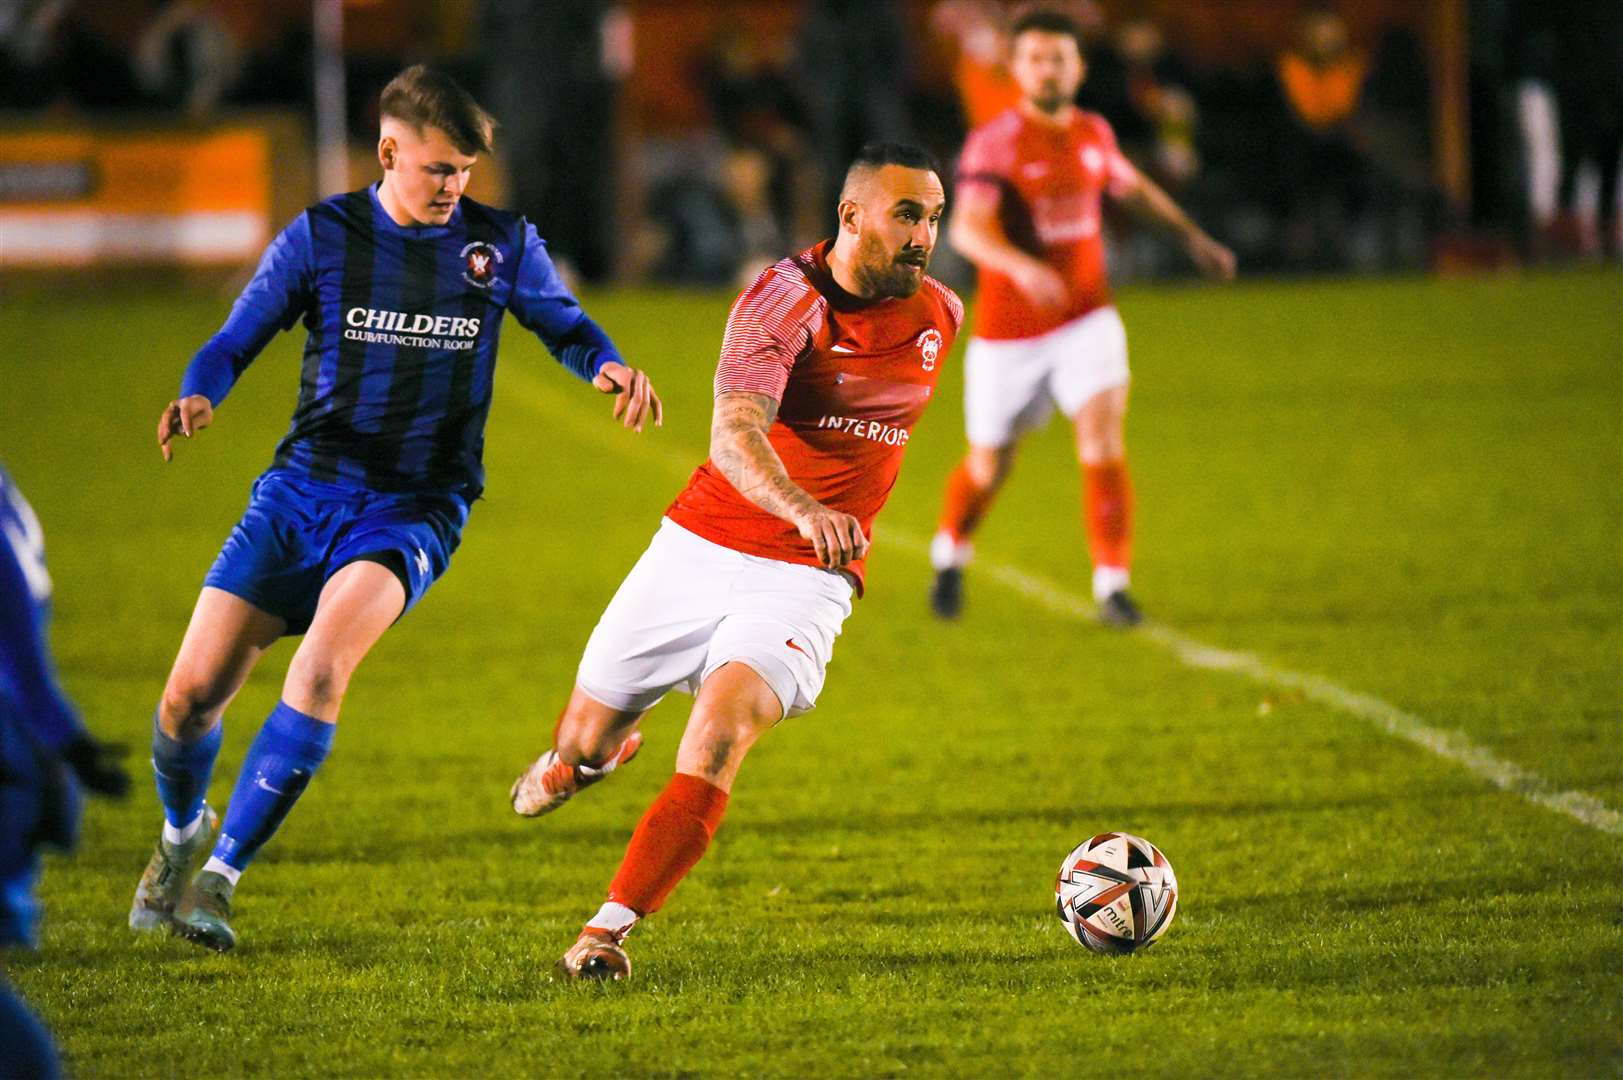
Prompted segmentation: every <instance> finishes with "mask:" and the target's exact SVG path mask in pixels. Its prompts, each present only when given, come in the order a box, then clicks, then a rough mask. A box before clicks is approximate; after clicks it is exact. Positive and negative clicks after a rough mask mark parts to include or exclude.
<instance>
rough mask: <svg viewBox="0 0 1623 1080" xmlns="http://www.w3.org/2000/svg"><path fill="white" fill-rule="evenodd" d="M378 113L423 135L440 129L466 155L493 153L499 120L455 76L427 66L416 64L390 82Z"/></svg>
mask: <svg viewBox="0 0 1623 1080" xmlns="http://www.w3.org/2000/svg"><path fill="white" fill-rule="evenodd" d="M378 112H379V114H380V115H381V116H383V117H384V118H386V119H387V118H390V117H392V118H394V119H396V120H400V121H404V122H405V123H407V124H410V125H411V126H412V127H413V128H415V129H417V130H418V131H419V132H420V131H422V130H423V129H424V128H429V127H431V128H438V129H439V130H441V131H443V132H445V135H446V137H447V138H449V139H450V140H451V142H452V144H453V145H455V146H456V148H457V149H458V150H460V151H462V152H463V153H464V154H488V153H490V144H491V137H492V136H493V135H494V134H495V131H496V118H495V117H493V116H491V115H490V114H489V113H488V112H486V111H485V110H484V109H483V108H481V107H480V105H479V103H478V102H477V101H475V100H473V95H472V94H470V93H468V92H467V91H466V90H464V89H462V87H461V86H458V85H457V82H456V80H455V79H453V78H451V76H449V75H447V74H445V73H444V72H443V71H437V70H435V69H434V68H431V67H428V66H427V65H426V64H413V65H412V66H411V67H409V68H407V69H406V70H405V71H402V72H401V73H400V74H398V75H396V76H395V77H394V78H392V79H390V80H389V85H388V86H385V87H384V88H383V96H382V98H380V99H379V101H378Z"/></svg>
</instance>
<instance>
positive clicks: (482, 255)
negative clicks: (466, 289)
mask: <svg viewBox="0 0 1623 1080" xmlns="http://www.w3.org/2000/svg"><path fill="white" fill-rule="evenodd" d="M501 261H502V253H501V251H500V250H499V249H498V248H497V247H496V246H495V245H494V244H487V243H485V242H484V241H483V240H475V241H473V242H472V243H471V244H468V245H467V246H466V247H464V248H463V249H462V262H463V266H462V280H463V281H466V282H467V283H468V284H469V285H472V286H473V287H474V288H476V289H488V288H490V286H491V285H492V284H493V283H494V282H495V280H496V267H497V266H498V265H500V263H501Z"/></svg>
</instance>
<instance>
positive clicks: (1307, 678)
mask: <svg viewBox="0 0 1623 1080" xmlns="http://www.w3.org/2000/svg"><path fill="white" fill-rule="evenodd" d="M883 536H884V539H886V540H889V541H894V542H896V543H897V545H898V546H900V547H905V548H907V549H908V550H909V551H911V552H912V553H913V554H916V555H922V554H926V553H928V551H929V545H928V544H926V543H925V542H924V541H923V540H921V539H919V538H918V537H916V536H911V535H908V534H906V533H898V532H897V531H896V530H894V529H885V530H884V533H883ZM976 569H977V571H979V572H981V573H983V574H985V575H986V576H987V577H989V578H991V579H992V580H993V581H995V582H997V583H998V584H999V585H1002V586H1004V587H1005V588H1007V589H1009V590H1011V591H1012V592H1016V593H1019V594H1020V595H1021V596H1024V597H1025V598H1027V599H1028V600H1032V601H1034V602H1036V603H1038V604H1040V605H1042V606H1043V607H1045V608H1047V609H1048V610H1049V611H1051V612H1053V613H1054V614H1056V615H1060V616H1063V617H1065V618H1074V619H1091V618H1092V617H1093V613H1094V606H1093V604H1091V603H1089V602H1088V601H1086V600H1084V599H1083V598H1082V597H1080V596H1077V595H1074V594H1072V593H1069V592H1067V591H1066V590H1065V589H1064V588H1063V587H1061V586H1060V585H1059V584H1058V583H1056V582H1053V581H1049V580H1046V579H1044V578H1041V577H1038V576H1036V575H1034V574H1029V573H1027V572H1026V571H1024V570H1021V569H1020V568H1019V567H1016V566H1010V565H1009V564H1007V563H1000V562H996V561H994V560H988V559H982V560H977V562H976ZM1134 633H1135V634H1136V635H1137V636H1138V637H1140V638H1142V639H1143V640H1145V641H1151V642H1154V643H1155V644H1157V645H1159V646H1161V647H1162V648H1164V649H1166V650H1167V651H1168V652H1170V653H1171V654H1172V655H1173V656H1174V657H1175V658H1176V659H1177V660H1178V662H1179V663H1181V664H1183V665H1184V666H1185V667H1191V668H1198V669H1201V670H1203V671H1230V672H1234V673H1235V674H1237V675H1244V676H1245V677H1246V678H1248V679H1250V680H1251V681H1252V682H1256V683H1261V684H1262V685H1264V686H1272V687H1276V688H1278V689H1282V690H1294V691H1296V692H1298V693H1300V694H1301V695H1302V696H1303V697H1305V698H1307V699H1308V700H1309V701H1316V702H1318V703H1319V704H1320V705H1327V706H1329V707H1330V708H1332V709H1335V710H1336V711H1337V712H1342V713H1346V714H1348V715H1349V716H1356V717H1358V718H1359V719H1361V720H1367V721H1369V722H1370V723H1372V724H1374V725H1375V726H1376V727H1377V728H1379V729H1380V730H1382V731H1384V732H1386V733H1387V734H1388V735H1393V736H1396V737H1397V738H1400V739H1403V740H1405V741H1406V742H1411V743H1413V744H1414V745H1416V746H1418V747H1420V748H1421V749H1422V750H1427V751H1430V752H1431V753H1433V754H1435V755H1437V756H1438V757H1440V758H1442V759H1443V760H1444V761H1450V762H1453V763H1454V764H1456V765H1459V766H1461V767H1463V768H1464V769H1466V770H1467V771H1469V772H1472V773H1474V774H1476V775H1477V776H1478V777H1480V778H1481V779H1483V780H1486V781H1487V782H1488V783H1490V784H1492V785H1493V786H1494V787H1497V788H1501V789H1503V790H1505V791H1509V792H1513V793H1514V794H1517V795H1520V796H1521V797H1522V798H1524V799H1526V800H1527V801H1528V802H1530V803H1532V804H1534V805H1535V806H1542V807H1544V808H1545V809H1547V810H1554V811H1555V812H1556V813H1558V814H1565V815H1567V816H1568V817H1570V818H1572V819H1573V820H1575V821H1577V822H1579V823H1581V824H1584V825H1587V826H1589V827H1590V828H1592V829H1599V830H1600V831H1601V832H1604V833H1610V834H1612V835H1613V836H1623V813H1619V812H1618V811H1616V810H1614V809H1612V808H1611V807H1610V806H1608V805H1606V804H1605V803H1604V802H1602V801H1601V800H1599V799H1597V798H1595V797H1594V796H1593V795H1589V794H1586V793H1584V792H1582V791H1563V790H1560V789H1557V788H1556V787H1555V785H1554V784H1552V783H1551V782H1550V781H1548V780H1546V779H1545V778H1544V777H1542V776H1540V775H1538V774H1537V773H1535V772H1530V771H1529V770H1527V769H1524V768H1522V767H1521V766H1520V765H1517V764H1515V763H1514V762H1511V761H1506V760H1505V759H1503V758H1501V757H1497V756H1495V755H1494V753H1493V752H1492V751H1491V750H1489V749H1487V748H1486V747H1484V746H1481V745H1479V744H1477V743H1474V742H1472V741H1471V739H1470V738H1469V737H1467V736H1466V735H1465V734H1464V733H1463V732H1460V731H1449V730H1446V729H1444V728H1439V727H1434V726H1433V725H1431V724H1428V723H1427V722H1426V721H1425V720H1423V719H1421V718H1420V717H1418V716H1416V715H1415V714H1413V713H1410V712H1405V711H1404V710H1402V709H1400V708H1398V707H1397V706H1396V705H1393V704H1391V703H1390V702H1386V701H1382V700H1381V699H1380V698H1378V697H1375V696H1373V695H1371V694H1363V693H1359V692H1358V691H1356V690H1350V689H1348V688H1347V687H1345V686H1341V685H1340V684H1338V683H1335V682H1332V681H1330V680H1329V679H1326V678H1324V677H1323V676H1322V675H1311V674H1308V673H1307V672H1302V671H1292V670H1291V669H1289V668H1282V667H1277V666H1275V665H1273V664H1270V663H1268V662H1267V661H1266V660H1263V659H1261V658H1260V657H1257V656H1254V655H1252V654H1251V653H1247V652H1239V651H1236V650H1233V649H1223V648H1219V647H1217V646H1215V645H1208V644H1206V643H1205V642H1202V641H1197V640H1196V639H1194V638H1192V637H1190V636H1188V635H1187V634H1183V633H1180V632H1179V631H1177V630H1174V629H1172V628H1171V627H1169V626H1164V625H1162V624H1160V623H1154V622H1146V623H1145V624H1144V625H1143V626H1141V627H1139V628H1138V630H1136V631H1135V632H1134Z"/></svg>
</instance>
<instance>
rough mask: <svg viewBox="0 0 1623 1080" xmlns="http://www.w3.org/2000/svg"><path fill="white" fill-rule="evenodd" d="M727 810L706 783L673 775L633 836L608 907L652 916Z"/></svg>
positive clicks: (707, 843) (700, 853)
mask: <svg viewBox="0 0 1623 1080" xmlns="http://www.w3.org/2000/svg"><path fill="white" fill-rule="evenodd" d="M726 810H727V793H726V792H725V791H723V790H721V789H720V788H719V787H716V786H715V785H714V784H711V783H709V782H708V781H705V780H701V779H700V778H699V777H697V776H689V775H688V774H687V773H677V774H676V775H674V776H672V777H671V782H670V783H669V784H667V785H666V787H665V790H664V791H662V792H660V793H659V797H658V798H657V799H655V800H654V805H652V806H650V807H649V808H648V812H647V813H646V814H644V815H643V816H642V820H641V821H639V822H638V823H637V831H636V832H634V833H632V834H631V843H630V844H629V845H628V846H627V847H626V855H625V859H624V860H622V861H621V863H620V871H619V873H617V874H615V875H614V881H613V882H612V883H611V884H610V885H609V901H610V902H611V903H616V904H624V905H625V906H626V907H628V908H631V909H632V910H633V911H635V912H636V913H637V914H639V915H652V914H653V913H654V912H656V911H658V910H659V909H660V907H661V906H662V905H663V904H664V903H665V898H666V897H668V896H670V895H671V890H672V889H674V888H676V883H677V882H679V881H681V880H682V878H683V877H685V876H686V875H687V872H688V871H689V870H691V869H693V867H694V864H695V863H697V862H698V861H699V859H700V858H702V857H703V856H704V852H705V849H706V848H708V847H709V846H710V838H711V837H712V836H714V835H715V832H716V826H718V825H720V824H721V816H722V814H723V813H725V812H726Z"/></svg>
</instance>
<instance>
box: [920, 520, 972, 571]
mask: <svg viewBox="0 0 1623 1080" xmlns="http://www.w3.org/2000/svg"><path fill="white" fill-rule="evenodd" d="M974 556H975V545H974V544H972V543H970V542H969V541H968V540H954V539H953V538H952V533H950V532H947V531H946V530H945V529H943V530H941V531H940V532H938V533H936V534H935V535H934V536H933V537H931V538H930V566H931V567H932V568H933V569H934V570H936V571H937V572H940V571H942V570H952V569H958V568H962V567H965V566H968V565H969V560H970V559H972V558H974Z"/></svg>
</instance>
